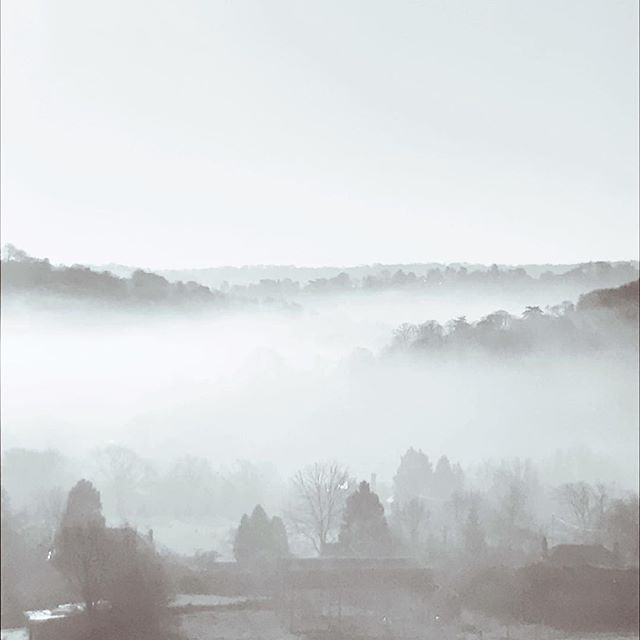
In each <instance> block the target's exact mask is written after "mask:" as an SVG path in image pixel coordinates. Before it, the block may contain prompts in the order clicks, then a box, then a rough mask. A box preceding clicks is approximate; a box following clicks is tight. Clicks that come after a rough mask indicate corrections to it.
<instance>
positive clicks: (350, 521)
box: [338, 482, 391, 557]
mask: <svg viewBox="0 0 640 640" xmlns="http://www.w3.org/2000/svg"><path fill="white" fill-rule="evenodd" d="M338 539H339V543H340V547H341V548H342V552H343V553H345V554H347V555H356V556H362V557H375V556H385V555H389V553H390V552H391V537H390V534H389V527H388V525H387V520H386V518H385V515H384V507H383V506H382V504H381V502H380V499H379V498H378V496H377V494H375V493H373V492H372V491H371V488H370V487H369V483H368V482H361V483H360V485H359V486H358V490H357V491H356V492H355V493H352V494H351V495H350V496H349V497H348V498H347V503H346V507H345V512H344V520H343V523H342V528H341V530H340V536H339V538H338Z"/></svg>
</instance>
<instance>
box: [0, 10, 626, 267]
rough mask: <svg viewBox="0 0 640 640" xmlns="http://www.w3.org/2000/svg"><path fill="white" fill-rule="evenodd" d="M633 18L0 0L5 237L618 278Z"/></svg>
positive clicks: (224, 258) (227, 256)
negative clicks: (594, 265)
mask: <svg viewBox="0 0 640 640" xmlns="http://www.w3.org/2000/svg"><path fill="white" fill-rule="evenodd" d="M637 29H638V2H637V0H599V1H594V0H548V1H545V0H526V1H525V0H503V1H490V0H484V1H481V0H467V1H462V0H460V1H458V0H406V1H404V2H402V1H393V2H392V1H391V0H387V1H384V2H383V1H373V0H363V1H361V2H360V1H356V0H335V1H332V0H316V1H315V2H311V1H301V0H291V1H288V2H285V1H278V0H269V1H265V0H255V1H248V0H220V1H217V2H216V1H214V0H191V1H187V0H173V1H172V0H155V1H154V2H149V1H148V0H147V1H143V0H103V1H101V2H94V1H89V0H55V2H51V0H3V1H2V240H3V242H11V243H13V244H16V245H17V246H19V247H22V248H24V249H26V250H27V251H29V252H30V253H32V254H34V255H38V256H48V257H49V258H50V259H51V260H52V261H54V262H66V263H72V262H89V263H105V262H111V261H113V262H119V263H125V264H134V265H143V266H148V267H188V266H215V265H223V264H248V263H279V264H282V263H285V264H304V265H317V264H339V265H351V264H358V263H371V262H412V261H420V262H429V261H443V262H451V261H469V262H485V263H492V262H502V263H506V262H509V263H525V262H575V261H586V260H591V259H636V258H638V33H637Z"/></svg>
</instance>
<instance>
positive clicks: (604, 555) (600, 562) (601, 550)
mask: <svg viewBox="0 0 640 640" xmlns="http://www.w3.org/2000/svg"><path fill="white" fill-rule="evenodd" d="M546 561H547V562H548V563H550V564H552V565H554V566H556V567H573V568H577V567H598V568H602V569H613V568H616V567H619V566H620V559H619V558H618V556H617V555H616V554H615V553H613V552H612V551H609V549H607V548H606V547H604V546H602V545H601V544H559V545H556V546H555V547H552V548H551V549H549V553H548V556H547V558H546Z"/></svg>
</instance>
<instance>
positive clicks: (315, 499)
mask: <svg viewBox="0 0 640 640" xmlns="http://www.w3.org/2000/svg"><path fill="white" fill-rule="evenodd" d="M292 485H293V504H292V507H291V509H290V510H289V513H288V514H287V517H288V520H289V521H290V522H291V524H292V526H293V528H294V530H295V531H296V532H298V533H300V534H301V535H303V536H304V537H305V538H306V539H307V540H309V541H310V542H311V543H312V544H313V547H314V549H315V550H316V551H317V552H318V553H319V554H322V552H323V551H324V550H325V547H326V546H327V544H328V543H329V542H331V541H332V539H333V537H334V536H335V535H336V534H337V530H338V527H339V524H340V518H341V515H342V510H343V508H344V503H345V500H346V498H347V495H348V493H349V474H348V472H347V470H346V469H344V468H343V467H341V466H340V465H338V464H336V463H315V464H312V465H309V466H307V467H305V468H304V469H302V470H300V471H298V472H297V473H296V474H295V476H294V477H293V480H292Z"/></svg>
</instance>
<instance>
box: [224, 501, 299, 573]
mask: <svg viewBox="0 0 640 640" xmlns="http://www.w3.org/2000/svg"><path fill="white" fill-rule="evenodd" d="M233 554H234V556H235V558H236V560H237V562H238V563H239V564H243V565H245V566H249V565H256V564H264V563H265V562H266V563H269V562H272V561H274V560H276V559H278V558H282V557H285V556H287V555H288V554H289V542H288V539H287V531H286V529H285V527H284V523H283V522H282V520H281V519H280V518H278V517H274V518H272V519H269V516H268V515H267V514H266V512H265V510H264V509H263V508H262V507H261V506H260V505H257V506H256V507H255V509H254V510H253V512H252V513H251V516H248V515H247V514H245V515H243V516H242V519H241V520H240V525H239V526H238V529H237V531H236V536H235V539H234V543H233Z"/></svg>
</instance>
